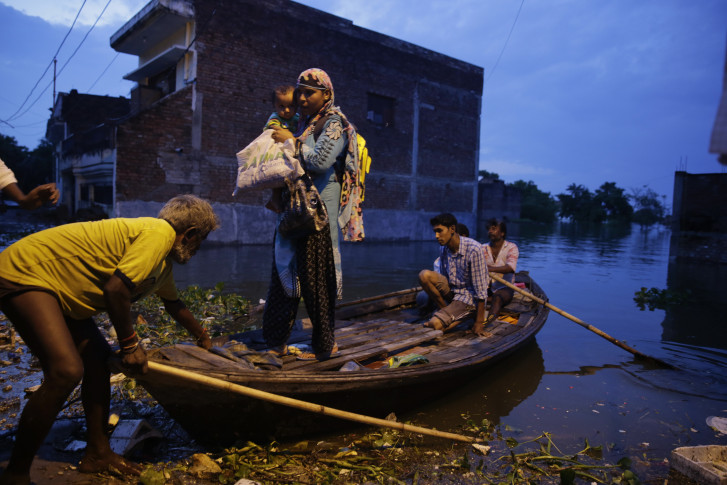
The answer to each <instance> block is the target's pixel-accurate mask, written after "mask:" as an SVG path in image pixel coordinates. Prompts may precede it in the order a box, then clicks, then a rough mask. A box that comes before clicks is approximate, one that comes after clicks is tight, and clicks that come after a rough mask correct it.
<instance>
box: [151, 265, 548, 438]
mask: <svg viewBox="0 0 727 485" xmlns="http://www.w3.org/2000/svg"><path fill="white" fill-rule="evenodd" d="M516 281H517V282H520V283H523V284H524V285H525V286H526V289H527V290H528V291H530V292H532V293H533V294H534V295H535V296H538V297H539V298H542V299H547V298H546V297H545V294H544V292H543V290H542V289H541V288H540V287H539V286H538V285H537V284H536V283H535V282H534V281H532V280H531V279H530V277H529V276H528V275H527V274H526V273H518V274H517V275H516ZM418 290H419V289H418V288H412V289H409V290H402V291H399V292H395V293H390V294H387V295H382V296H379V297H372V298H366V299H362V300H358V301H355V302H350V303H344V304H342V305H340V306H339V307H338V309H337V311H336V331H335V333H336V341H337V343H338V346H339V348H340V352H341V353H340V355H339V356H334V357H333V358H331V359H328V360H324V361H320V362H319V361H302V360H297V359H296V357H295V356H294V355H290V356H285V357H284V358H283V359H282V368H275V370H270V369H269V368H268V369H262V368H249V366H250V364H248V363H245V365H242V364H241V363H239V362H236V361H235V360H231V358H226V357H224V356H222V355H218V354H219V349H218V353H213V352H209V351H205V350H203V349H201V348H199V347H196V346H193V345H188V344H177V345H175V346H173V347H163V348H160V349H155V350H151V351H149V360H150V361H152V362H158V363H162V364H165V365H168V366H173V367H176V368H179V369H182V370H187V371H193V372H196V373H199V374H202V375H205V376H209V377H213V378H217V379H222V380H224V381H227V382H231V383H235V384H240V385H243V386H248V387H252V388H255V389H259V390H262V391H267V392H270V393H275V394H280V395H284V396H288V397H292V398H296V399H300V400H303V401H308V402H313V403H316V404H321V405H324V406H329V407H333V408H337V409H342V410H345V411H350V412H355V413H362V414H367V415H370V416H375V417H379V418H383V417H385V416H387V415H388V414H389V413H391V412H396V413H401V412H403V411H405V410H408V409H411V408H413V407H415V406H416V405H417V404H421V403H424V402H429V401H431V400H433V399H436V398H438V397H440V396H442V395H444V394H445V393H447V392H449V391H451V390H453V389H455V388H457V387H459V386H461V385H462V384H463V383H466V382H468V381H469V380H470V379H472V378H473V376H475V375H476V374H478V373H480V372H482V370H483V369H484V368H486V367H487V366H489V365H491V364H493V363H494V362H496V361H498V360H500V359H502V358H503V357H505V356H508V355H510V354H512V353H513V352H515V351H516V350H518V349H519V348H521V347H522V346H524V345H526V344H527V343H528V342H530V341H532V340H533V338H534V337H535V334H536V333H537V332H538V331H539V330H540V328H542V326H543V324H544V323H545V321H546V319H547V316H548V309H547V308H545V307H544V306H542V305H540V304H538V303H536V302H535V301H533V300H531V299H529V298H527V297H523V296H521V295H520V294H518V293H515V297H514V299H513V302H512V303H511V304H510V305H508V306H507V307H506V308H505V309H504V311H503V312H502V313H501V318H502V319H500V320H498V321H496V322H494V323H492V324H491V327H488V329H487V330H489V331H490V332H491V333H492V336H490V337H478V336H475V335H474V334H472V333H470V332H468V331H467V330H468V329H469V328H470V327H471V325H472V323H473V322H472V320H471V319H470V320H465V321H463V322H461V323H460V324H459V325H457V326H456V327H454V328H453V329H449V330H448V331H446V332H445V333H443V332H442V331H439V330H434V329H431V328H427V327H424V326H423V322H424V321H425V320H426V318H424V317H422V315H420V312H419V310H418V309H417V308H416V305H415V302H416V295H417V292H418ZM235 338H236V340H237V341H242V342H243V343H245V344H246V346H247V347H248V348H250V349H256V350H264V348H265V345H264V343H263V342H262V337H261V333H260V331H259V330H257V331H251V332H246V333H244V334H239V335H237V336H235ZM306 342H308V343H309V342H310V329H305V328H303V329H300V330H296V331H294V332H293V334H292V335H291V338H290V340H289V344H291V345H296V344H303V343H306ZM214 343H215V344H216V345H218V346H221V345H224V344H225V342H223V341H221V340H218V339H215V342H214ZM228 344H229V342H228ZM265 355H267V354H265ZM414 355H416V356H421V358H419V359H418V360H419V361H424V360H426V361H425V362H423V363H417V364H414V365H407V366H399V367H396V366H395V365H394V366H392V365H391V363H392V362H395V361H396V360H401V359H402V358H403V357H405V356H410V359H411V356H414ZM228 357H229V355H228ZM232 359H234V357H232ZM349 368H353V369H354V370H344V369H349ZM137 380H138V381H139V382H140V383H141V384H142V385H143V386H144V387H145V388H146V389H147V391H148V392H149V393H150V394H151V395H152V396H153V397H154V398H155V399H156V400H157V401H158V402H159V403H160V404H161V405H162V406H163V407H164V408H165V409H166V410H167V412H168V413H169V414H170V416H171V417H172V418H173V419H175V420H176V421H177V422H178V423H179V424H180V425H181V426H182V427H183V428H185V430H186V431H187V432H188V433H189V434H190V435H191V436H192V437H193V438H195V439H196V440H197V441H200V442H203V443H214V444H217V445H221V444H229V443H233V442H234V441H236V440H240V439H241V440H248V439H271V438H274V439H278V440H281V439H285V438H292V437H295V436H299V435H302V434H309V433H311V432H313V433H315V432H316V431H317V432H321V431H329V432H330V430H331V429H340V428H341V427H342V426H343V425H344V424H345V422H344V421H342V420H339V419H336V418H331V417H324V416H320V415H317V414H315V413H310V412H306V411H300V410H296V409H292V408H289V407H286V406H283V405H280V404H276V403H271V402H265V401H262V400H259V399H253V398H250V397H246V396H242V395H239V394H235V393H231V392H229V391H228V392H225V391H222V390H218V389H213V388H209V387H206V386H204V385H203V384H198V383H195V382H191V381H189V380H186V379H183V378H176V377H175V376H169V375H165V374H160V373H159V372H155V371H154V370H150V372H149V373H148V374H146V375H145V376H143V377H142V378H138V377H137Z"/></svg>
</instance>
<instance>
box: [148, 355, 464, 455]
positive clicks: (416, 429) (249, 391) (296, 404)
mask: <svg viewBox="0 0 727 485" xmlns="http://www.w3.org/2000/svg"><path fill="white" fill-rule="evenodd" d="M149 369H150V370H153V371H155V372H158V373H160V374H164V375H167V376H174V377H178V378H181V379H184V380H187V381H193V382H196V383H198V384H202V385H205V386H209V387H214V388H216V389H220V390H223V391H230V392H234V393H236V394H242V395H243V396H248V397H252V398H255V399H261V400H263V401H268V402H272V403H275V404H281V405H283V406H289V407H292V408H296V409H302V410H304V411H310V412H312V413H318V414H323V415H326V416H333V417H335V418H340V419H346V420H349V421H356V422H359V423H364V424H369V425H372V426H380V427H384V428H393V429H398V430H400V431H408V432H411V433H419V434H424V435H428V436H436V437H437V438H446V439H451V440H456V441H463V442H465V443H473V442H475V441H476V439H475V438H473V437H470V436H464V435H461V434H456V433H448V432H446V431H437V430H436V429H429V428H423V427H421V426H414V425H411V424H405V423H399V422H396V421H388V420H386V419H380V418H374V417H371V416H364V415H363V414H356V413H351V412H348V411H342V410H340V409H335V408H330V407H327V406H322V405H320V404H314V403H311V402H307V401H301V400H299V399H294V398H291V397H287V396H281V395H278V394H273V393H271V392H266V391H261V390H259V389H254V388H252V387H247V386H242V385H240V384H234V383H232V382H227V381H225V380H222V379H217V378H215V377H210V376H206V375H203V374H200V373H198V372H192V371H188V370H183V369H178V368H176V367H172V366H169V365H165V364H160V363H159V362H154V361H149Z"/></svg>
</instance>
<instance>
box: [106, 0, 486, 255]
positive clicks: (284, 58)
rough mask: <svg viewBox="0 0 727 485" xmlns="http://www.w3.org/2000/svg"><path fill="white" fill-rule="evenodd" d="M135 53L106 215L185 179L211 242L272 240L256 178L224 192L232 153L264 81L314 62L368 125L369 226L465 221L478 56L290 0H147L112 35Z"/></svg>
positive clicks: (151, 203)
mask: <svg viewBox="0 0 727 485" xmlns="http://www.w3.org/2000/svg"><path fill="white" fill-rule="evenodd" d="M111 46H112V47H113V48H114V49H115V50H117V51H119V52H124V53H127V54H132V55H136V56H139V67H138V68H137V69H136V70H135V71H133V72H131V73H129V74H127V75H126V76H125V78H126V79H130V80H133V81H136V82H137V83H138V84H137V86H136V88H135V89H133V90H132V96H131V109H132V115H131V116H130V117H129V118H128V119H127V120H125V121H124V122H123V123H121V124H120V125H119V126H118V130H117V134H116V136H117V140H116V146H117V160H116V199H115V214H114V215H117V216H128V217H133V216H139V215H149V214H153V213H155V211H156V210H158V208H159V207H160V206H161V204H162V203H163V202H164V201H166V200H167V199H168V198H170V197H172V196H174V195H176V194H179V193H185V192H187V193H194V194H197V195H199V196H201V197H204V198H207V199H209V200H211V201H212V202H213V205H214V206H215V209H216V211H217V212H218V213H219V214H220V215H221V217H222V224H223V225H222V227H221V229H220V230H219V231H216V232H215V233H213V234H212V235H211V239H212V240H215V241H219V242H234V241H237V242H241V243H265V242H269V241H271V240H272V234H273V228H274V222H275V216H274V214H272V213H271V212H270V211H267V210H266V209H264V208H263V206H264V203H265V201H266V200H267V197H268V195H269V194H268V193H266V192H246V193H242V194H238V196H237V197H235V198H233V197H232V196H231V193H232V189H233V185H234V180H235V175H236V169H237V163H236V161H235V153H236V152H237V151H239V150H240V149H242V148H243V147H244V146H245V145H247V144H248V143H249V142H250V141H251V140H253V139H254V138H255V137H256V136H257V135H258V134H259V133H260V131H261V130H262V127H263V125H264V123H265V121H266V120H267V117H268V116H269V114H270V113H271V112H272V103H271V100H270V98H271V91H272V88H273V87H274V86H276V85H279V84H282V83H293V84H294V82H295V79H296V77H297V75H298V74H299V73H300V72H301V71H303V70H304V69H306V68H309V67H320V68H322V69H324V70H326V71H327V72H328V73H329V75H330V76H331V79H332V80H333V85H334V88H335V92H336V104H338V105H339V106H341V108H342V109H343V111H344V113H346V115H347V116H348V118H349V119H350V120H351V121H352V122H353V123H354V124H356V126H357V127H358V129H359V131H360V132H361V134H362V135H364V137H365V138H366V139H367V144H368V146H369V150H370V152H371V155H372V158H373V164H372V169H371V173H370V174H369V175H367V177H366V182H367V187H366V200H365V202H364V221H365V228H366V235H367V238H368V239H378V240H382V239H389V240H392V239H415V240H416V239H429V238H431V228H430V226H429V222H428V221H429V218H430V217H431V215H433V214H435V213H438V212H441V211H449V212H452V213H454V214H455V215H457V217H458V218H460V219H462V221H463V222H465V223H467V224H468V225H470V226H471V227H473V228H474V227H475V226H476V207H477V168H478V167H477V165H478V150H479V130H480V109H481V99H482V83H483V70H482V68H480V67H477V66H473V65H471V64H468V63H465V62H462V61H459V60H456V59H453V58H450V57H447V56H445V55H442V54H438V53H436V52H432V51H430V50H427V49H424V48H422V47H419V46H416V45H413V44H410V43H407V42H403V41H401V40H398V39H395V38H392V37H389V36H385V35H382V34H379V33H376V32H373V31H370V30H366V29H363V28H361V27H357V26H355V25H353V23H352V22H351V21H349V20H346V19H343V18H340V17H336V16H334V15H330V14H327V13H325V12H322V11H319V10H316V9H313V8H309V7H306V6H303V5H300V4H297V3H294V2H292V1H289V0H265V1H260V0H153V1H151V2H150V3H149V4H147V5H146V6H145V7H144V8H143V9H142V10H141V11H140V12H139V13H138V14H137V15H136V16H134V18H132V19H131V20H130V21H129V22H127V23H126V24H125V25H124V26H123V27H122V28H121V29H119V30H118V31H117V32H116V33H115V34H114V35H113V36H112V37H111Z"/></svg>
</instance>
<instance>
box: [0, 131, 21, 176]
mask: <svg viewBox="0 0 727 485" xmlns="http://www.w3.org/2000/svg"><path fill="white" fill-rule="evenodd" d="M27 156H28V149H27V148H26V147H24V146H21V145H18V140H16V139H15V137H14V136H7V135H3V134H2V133H0V158H2V160H3V162H5V165H7V166H8V167H9V168H10V170H12V171H13V172H15V171H16V170H19V167H20V164H21V163H23V160H25V157H27Z"/></svg>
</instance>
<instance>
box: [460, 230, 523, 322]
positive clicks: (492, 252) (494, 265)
mask: <svg viewBox="0 0 727 485" xmlns="http://www.w3.org/2000/svg"><path fill="white" fill-rule="evenodd" d="M487 235H488V237H489V238H490V243H489V244H485V245H483V246H482V248H483V249H484V252H485V262H486V263H487V271H488V272H489V273H498V276H501V277H502V278H503V279H504V280H506V281H508V282H510V283H515V271H516V270H517V258H518V257H519V256H520V251H519V250H518V247H517V245H516V244H515V243H512V242H510V241H506V240H505V237H506V236H507V225H506V224H505V222H503V221H501V220H499V219H490V220H489V221H487ZM488 283H489V289H488V294H491V295H492V297H491V301H492V304H491V306H490V314H489V316H488V317H487V323H490V322H493V321H495V320H496V319H497V317H498V315H500V311H501V310H502V307H504V306H505V305H507V304H508V303H510V302H511V301H512V297H513V293H514V292H513V290H512V289H511V288H508V287H507V286H505V285H503V284H502V283H500V282H497V281H494V280H493V279H492V278H490V277H489V274H488ZM472 330H473V331H475V330H479V329H475V328H473V329H472Z"/></svg>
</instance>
